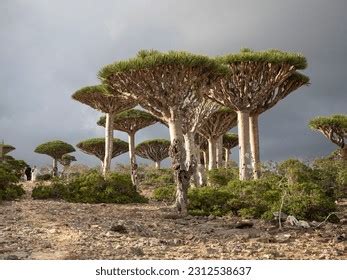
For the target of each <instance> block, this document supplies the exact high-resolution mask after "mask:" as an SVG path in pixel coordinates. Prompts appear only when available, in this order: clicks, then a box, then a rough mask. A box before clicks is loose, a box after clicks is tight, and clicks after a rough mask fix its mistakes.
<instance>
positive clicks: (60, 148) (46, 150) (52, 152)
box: [34, 140, 75, 176]
mask: <svg viewBox="0 0 347 280" xmlns="http://www.w3.org/2000/svg"><path fill="white" fill-rule="evenodd" d="M74 151H75V148H74V147H73V146H71V145H70V144H68V143H65V142H63V141H60V140H55V141H50V142H46V143H43V144H41V145H39V146H37V147H36V149H35V150H34V152H35V153H38V154H44V155H48V156H50V157H52V158H53V176H57V175H58V166H57V161H58V160H60V159H61V158H62V156H63V155H65V154H68V153H72V152H74Z"/></svg>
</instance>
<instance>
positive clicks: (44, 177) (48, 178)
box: [36, 173, 53, 181]
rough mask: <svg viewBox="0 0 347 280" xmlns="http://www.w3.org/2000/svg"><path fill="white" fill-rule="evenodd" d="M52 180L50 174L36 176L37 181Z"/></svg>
mask: <svg viewBox="0 0 347 280" xmlns="http://www.w3.org/2000/svg"><path fill="white" fill-rule="evenodd" d="M52 179H53V176H52V174H49V173H46V174H39V175H37V176H36V180H37V181H50V180H52Z"/></svg>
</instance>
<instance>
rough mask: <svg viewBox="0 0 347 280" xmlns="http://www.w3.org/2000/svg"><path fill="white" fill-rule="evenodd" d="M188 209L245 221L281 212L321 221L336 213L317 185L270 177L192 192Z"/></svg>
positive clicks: (331, 203)
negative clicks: (238, 217) (236, 216)
mask: <svg viewBox="0 0 347 280" xmlns="http://www.w3.org/2000/svg"><path fill="white" fill-rule="evenodd" d="M188 197H189V205H188V209H189V212H190V213H191V214H192V215H210V214H213V215H217V216H221V215H226V214H234V215H239V216H242V217H244V218H264V219H271V218H272V217H273V212H275V211H279V209H280V205H281V200H282V197H284V205H283V209H282V211H283V212H285V213H287V214H288V215H294V216H295V217H297V218H299V219H308V220H312V219H315V220H321V219H323V218H324V217H326V216H327V215H328V214H329V213H330V212H333V211H334V210H335V207H336V206H335V203H334V199H333V198H332V197H329V196H328V195H327V194H326V193H325V191H324V189H323V188H322V187H321V186H320V185H318V184H315V183H307V182H305V183H294V184H288V183H286V182H285V179H284V178H283V177H280V176H276V175H268V176H266V177H264V178H262V179H260V180H255V181H239V180H232V181H230V182H229V183H228V185H227V186H223V187H218V188H215V187H204V188H195V189H191V190H190V191H189V194H188Z"/></svg>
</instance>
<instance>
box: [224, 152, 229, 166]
mask: <svg viewBox="0 0 347 280" xmlns="http://www.w3.org/2000/svg"><path fill="white" fill-rule="evenodd" d="M224 150H225V165H224V167H225V168H228V165H229V156H230V150H229V149H224Z"/></svg>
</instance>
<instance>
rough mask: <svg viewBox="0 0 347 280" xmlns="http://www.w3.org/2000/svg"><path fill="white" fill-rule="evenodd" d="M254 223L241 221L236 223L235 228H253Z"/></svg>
mask: <svg viewBox="0 0 347 280" xmlns="http://www.w3.org/2000/svg"><path fill="white" fill-rule="evenodd" d="M253 225H254V224H253V223H252V222H250V221H241V222H238V223H236V224H235V225H234V228H238V229H244V228H251V227H253Z"/></svg>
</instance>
